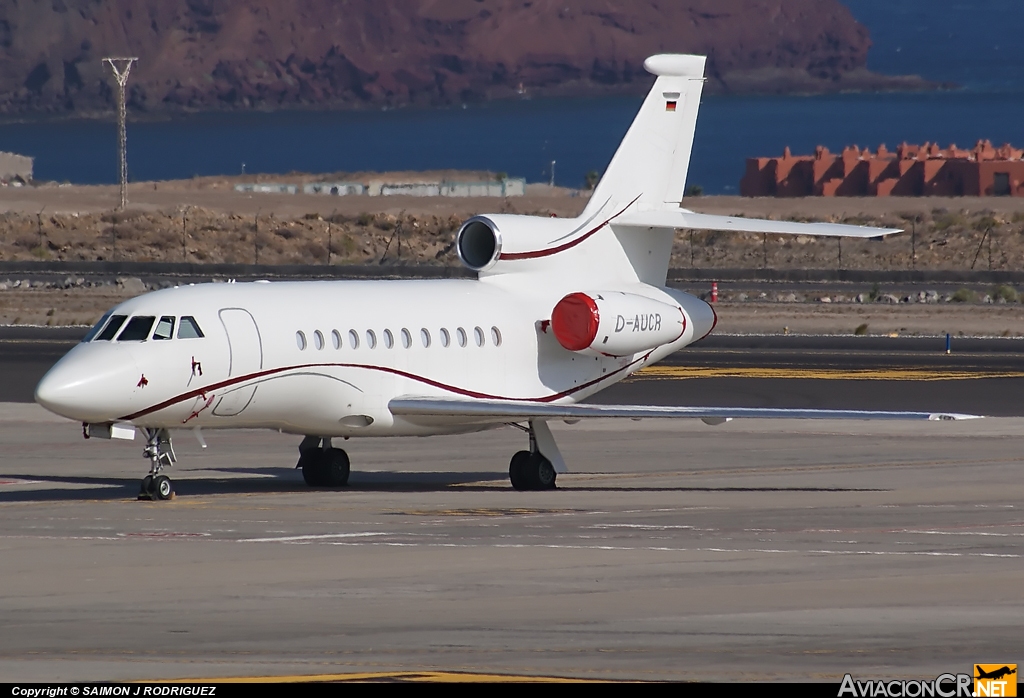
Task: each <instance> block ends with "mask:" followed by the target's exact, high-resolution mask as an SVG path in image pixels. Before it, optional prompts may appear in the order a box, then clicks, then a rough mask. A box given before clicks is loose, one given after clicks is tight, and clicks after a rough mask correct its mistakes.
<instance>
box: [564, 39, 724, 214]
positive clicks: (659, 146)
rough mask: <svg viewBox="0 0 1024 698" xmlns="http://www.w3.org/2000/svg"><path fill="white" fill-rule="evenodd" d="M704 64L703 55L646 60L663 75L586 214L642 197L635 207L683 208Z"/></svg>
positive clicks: (620, 148)
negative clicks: (680, 206) (681, 202)
mask: <svg viewBox="0 0 1024 698" xmlns="http://www.w3.org/2000/svg"><path fill="white" fill-rule="evenodd" d="M704 62H705V57H704V56H686V55H676V54H660V55H657V56H651V57H650V58H648V59H647V60H646V61H644V68H646V69H647V71H648V72H650V73H653V74H654V75H657V76H658V79H657V80H655V81H654V87H652V88H651V91H650V92H649V93H648V94H647V99H645V100H644V103H643V105H642V106H641V107H640V111H639V113H638V114H637V115H636V118H635V119H634V120H633V124H632V125H631V126H630V127H629V131H627V132H626V137H625V138H623V139H622V143H621V144H620V145H619V149H618V150H616V151H615V155H614V156H613V157H612V161H611V162H610V163H609V165H608V169H607V170H606V171H605V173H604V176H603V177H601V181H600V183H599V184H598V185H597V189H596V190H595V191H594V195H593V197H592V198H591V200H590V204H588V206H587V210H586V211H585V212H584V214H583V215H584V217H585V216H587V215H589V214H592V213H597V212H598V211H601V210H602V209H606V208H607V209H611V208H615V207H619V208H621V206H623V205H625V204H628V203H629V202H630V201H632V200H633V199H637V197H638V196H639V199H637V201H636V204H635V207H633V208H632V210H637V211H644V210H652V209H663V208H678V206H679V203H680V201H682V198H683V189H684V187H685V186H686V171H687V170H688V169H689V166H690V150H691V148H692V146H693V132H694V130H695V128H696V126H697V111H698V109H699V108H700V95H701V90H702V89H703V87H704ZM616 210H617V209H616Z"/></svg>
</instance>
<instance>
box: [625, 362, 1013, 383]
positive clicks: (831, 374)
mask: <svg viewBox="0 0 1024 698" xmlns="http://www.w3.org/2000/svg"><path fill="white" fill-rule="evenodd" d="M633 377H634V378H646V379H655V380H658V379H674V380H686V379H690V378H813V379H817V380H900V381H948V380H976V379H980V378H1024V371H954V370H943V369H938V370H936V369H923V368H854V369H842V368H824V369H822V368H770V367H769V368H762V367H752V368H708V367H703V366H650V367H648V368H642V369H640V370H639V371H637V372H636V373H634V374H633Z"/></svg>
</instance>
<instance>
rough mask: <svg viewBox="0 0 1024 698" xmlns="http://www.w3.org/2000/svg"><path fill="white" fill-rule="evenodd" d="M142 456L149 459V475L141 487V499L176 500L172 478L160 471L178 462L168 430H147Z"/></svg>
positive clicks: (143, 480) (143, 479)
mask: <svg viewBox="0 0 1024 698" xmlns="http://www.w3.org/2000/svg"><path fill="white" fill-rule="evenodd" d="M142 455H143V456H145V457H146V458H148V459H149V462H150V468H149V475H147V476H146V477H144V478H142V482H141V483H140V485H139V499H151V500H167V499H173V498H174V486H173V485H172V484H171V478H169V477H167V476H166V475H161V474H160V471H161V470H163V469H164V468H168V467H170V466H172V465H174V463H175V462H176V461H177V460H178V459H177V458H176V457H175V455H174V448H173V447H172V446H171V434H170V432H168V431H167V430H166V429H146V448H145V450H143V452H142Z"/></svg>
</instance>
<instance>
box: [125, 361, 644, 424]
mask: <svg viewBox="0 0 1024 698" xmlns="http://www.w3.org/2000/svg"><path fill="white" fill-rule="evenodd" d="M649 356H650V352H648V353H647V354H645V355H644V356H643V357H642V358H640V359H636V360H634V361H632V362H630V363H629V364H627V365H625V366H623V367H622V368H618V369H616V370H614V371H612V372H611V373H609V374H607V375H604V376H601V377H600V378H595V379H594V380H592V381H588V382H586V383H583V384H582V385H577V386H576V387H574V388H569V389H568V390H563V391H562V392H560V393H553V394H551V395H545V396H542V397H506V396H503V395H492V394H490V393H481V392H478V391H476V390H468V389H466V388H459V387H457V386H454V385H448V384H446V383H441V382H440V381H435V380H432V379H430V378H425V377H423V376H417V375H416V374H414V373H408V372H407V371H401V370H399V369H397V368H389V367H387V366H372V365H369V364H344V363H316V364H297V365H294V366H282V367H280V368H271V369H267V370H265V371H258V372H256V373H249V374H246V375H244V376H237V377H235V378H229V379H227V380H223V381H220V382H218V383H213V384H211V385H208V386H206V387H204V388H197V389H195V390H190V391H188V392H187V393H182V394H181V395H178V396H176V397H172V398H170V399H169V400H164V401H163V402H160V403H157V404H156V405H153V406H152V407H147V408H146V409H144V410H139V411H138V412H133V413H132V414H129V415H125V416H124V417H121V418H120V421H130V420H133V419H138V418H139V417H145V416H146V415H149V414H153V413H154V412H159V411H160V410H163V409H166V408H168V407H171V406H173V405H176V404H178V403H179V402H183V401H185V400H188V399H190V398H194V397H198V396H200V395H206V394H207V393H213V392H215V391H217V390H220V389H222V388H229V387H231V386H234V385H238V384H239V383H244V382H245V381H249V380H255V379H258V378H264V377H266V376H272V375H275V374H279V373H284V372H285V371H293V370H299V369H309V368H359V369H364V370H367V371H380V372H382V373H390V374H392V375H395V376H401V377H402V378H408V379H410V380H414V381H417V382H419V383H425V384H426V385H429V386H432V387H434V388H440V389H442V390H447V391H448V392H451V393H455V394H456V395H464V396H466V397H472V398H476V399H478V400H508V401H510V402H540V403H544V402H554V401H555V400H559V399H561V398H563V397H568V396H570V395H572V394H574V393H577V392H579V391H580V390H584V389H585V388H589V387H590V386H592V385H596V384H597V383H600V382H601V381H603V380H606V379H608V378H611V377H612V376H615V375H617V374H619V373H622V372H623V371H625V370H627V369H629V368H630V367H631V366H634V365H635V364H637V363H643V362H644V361H646V360H647V357H649Z"/></svg>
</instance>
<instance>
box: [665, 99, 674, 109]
mask: <svg viewBox="0 0 1024 698" xmlns="http://www.w3.org/2000/svg"><path fill="white" fill-rule="evenodd" d="M675 110H676V101H675V100H674V99H670V100H668V101H666V102H665V111H675Z"/></svg>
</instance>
